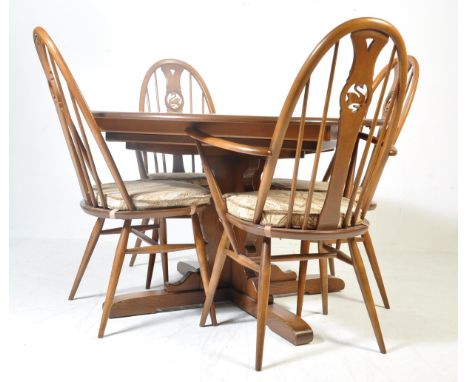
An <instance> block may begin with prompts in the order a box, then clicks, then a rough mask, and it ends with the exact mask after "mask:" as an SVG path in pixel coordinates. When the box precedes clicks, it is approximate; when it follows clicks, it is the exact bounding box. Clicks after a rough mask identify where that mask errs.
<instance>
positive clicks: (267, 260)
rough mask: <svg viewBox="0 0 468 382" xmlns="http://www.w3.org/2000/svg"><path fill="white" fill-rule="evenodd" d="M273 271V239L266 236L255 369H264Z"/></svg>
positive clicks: (260, 288) (261, 274)
mask: <svg viewBox="0 0 468 382" xmlns="http://www.w3.org/2000/svg"><path fill="white" fill-rule="evenodd" d="M270 273H271V239H270V238H264V239H263V244H262V255H261V260H260V272H259V280H258V297H257V348H256V354H255V370H257V371H260V370H262V361H263V345H264V343H265V329H266V319H267V315H268V295H269V291H270Z"/></svg>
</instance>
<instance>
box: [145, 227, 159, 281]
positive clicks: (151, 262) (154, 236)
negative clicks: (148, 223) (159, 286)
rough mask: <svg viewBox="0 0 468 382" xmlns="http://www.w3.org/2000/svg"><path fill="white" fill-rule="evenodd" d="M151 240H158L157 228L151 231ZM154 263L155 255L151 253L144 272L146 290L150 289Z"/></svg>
mask: <svg viewBox="0 0 468 382" xmlns="http://www.w3.org/2000/svg"><path fill="white" fill-rule="evenodd" d="M156 223H157V220H156V219H154V224H156ZM151 238H152V239H153V240H154V241H158V238H159V233H158V229H157V228H154V229H153V234H152V235H151ZM155 261H156V253H151V254H150V255H149V261H148V269H147V271H146V289H150V288H151V280H152V278H153V271H154V263H155Z"/></svg>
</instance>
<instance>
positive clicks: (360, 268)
mask: <svg viewBox="0 0 468 382" xmlns="http://www.w3.org/2000/svg"><path fill="white" fill-rule="evenodd" d="M348 244H349V249H350V252H351V257H352V258H353V264H354V271H355V273H356V277H357V280H358V283H359V287H360V288H361V292H362V297H363V298H364V302H365V304H366V308H367V313H368V314H369V318H370V321H371V324H372V328H373V329H374V334H375V337H376V339H377V343H378V344H379V349H380V352H381V353H384V354H385V353H386V352H387V351H386V350H385V343H384V339H383V336H382V331H381V329H380V323H379V318H378V316H377V311H376V310H375V305H374V299H373V298H372V292H371V289H370V286H369V280H368V278H367V274H366V269H365V267H364V263H363V262H362V258H361V254H360V253H359V248H358V246H357V243H356V240H355V239H349V240H348Z"/></svg>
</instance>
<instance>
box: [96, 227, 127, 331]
mask: <svg viewBox="0 0 468 382" xmlns="http://www.w3.org/2000/svg"><path fill="white" fill-rule="evenodd" d="M130 226H131V220H125V222H124V225H123V228H122V232H121V233H120V238H119V242H118V244H117V249H116V250H115V257H114V263H113V264H112V271H111V275H110V278H109V286H108V287H107V293H106V300H105V302H104V307H103V308H102V316H101V325H100V326H99V333H98V338H102V337H103V336H104V331H105V330H106V325H107V320H108V319H109V314H110V309H111V306H112V302H113V301H114V295H115V290H116V289H117V283H118V281H119V276H120V272H121V270H122V265H123V261H124V257H125V251H126V249H127V242H128V235H129V234H130Z"/></svg>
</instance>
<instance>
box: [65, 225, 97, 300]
mask: <svg viewBox="0 0 468 382" xmlns="http://www.w3.org/2000/svg"><path fill="white" fill-rule="evenodd" d="M105 220H106V219H103V218H98V219H96V223H94V227H93V230H92V231H91V235H90V236H89V239H88V244H86V249H85V251H84V254H83V258H82V259H81V263H80V267H79V268H78V272H77V273H76V276H75V281H74V282H73V286H72V289H71V291H70V294H69V296H68V299H69V300H73V299H74V298H75V294H76V291H77V289H78V287H79V286H80V283H81V279H82V278H83V275H84V273H85V271H86V268H87V266H88V263H89V260H90V259H91V255H92V254H93V252H94V248H95V247H96V243H97V241H98V239H99V236H100V235H101V230H102V226H103V225H104V221H105Z"/></svg>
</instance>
